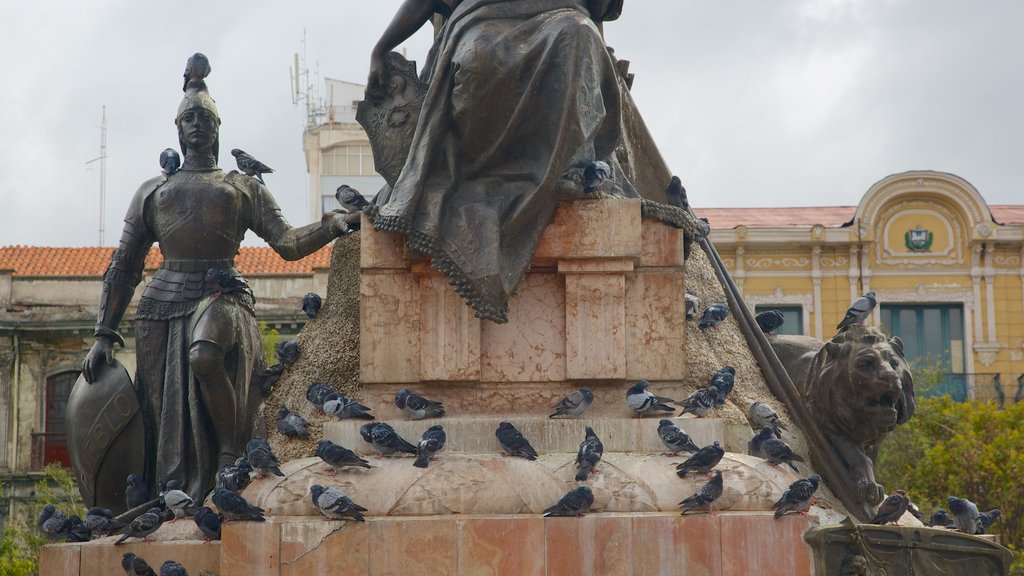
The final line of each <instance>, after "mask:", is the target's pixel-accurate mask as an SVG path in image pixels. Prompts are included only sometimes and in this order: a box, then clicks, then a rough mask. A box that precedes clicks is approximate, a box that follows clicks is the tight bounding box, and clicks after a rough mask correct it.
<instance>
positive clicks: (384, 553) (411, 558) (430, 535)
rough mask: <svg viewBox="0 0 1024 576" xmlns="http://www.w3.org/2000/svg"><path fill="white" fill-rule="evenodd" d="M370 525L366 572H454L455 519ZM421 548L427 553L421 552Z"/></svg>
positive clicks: (407, 575) (412, 575)
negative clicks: (368, 566) (368, 559)
mask: <svg viewBox="0 0 1024 576" xmlns="http://www.w3.org/2000/svg"><path fill="white" fill-rule="evenodd" d="M369 529H370V571H369V573H370V574H373V575H377V574H380V575H381V576H383V575H385V574H386V575H388V576H425V575H427V574H456V573H457V572H456V571H457V570H458V557H457V554H456V551H457V539H458V535H457V533H456V526H455V522H452V521H450V520H439V519H433V518H423V519H411V518H410V519H403V521H401V522H373V521H371V522H370V523H369ZM424 550H430V551H431V553H429V554H425V553H424Z"/></svg>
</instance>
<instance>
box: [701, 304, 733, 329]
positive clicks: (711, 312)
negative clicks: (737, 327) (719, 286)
mask: <svg viewBox="0 0 1024 576" xmlns="http://www.w3.org/2000/svg"><path fill="white" fill-rule="evenodd" d="M728 316H729V307H728V306H726V305H725V304H722V303H721V302H712V303H711V304H708V307H707V308H705V309H704V314H702V315H701V317H700V324H698V325H697V328H700V331H701V332H703V331H705V330H707V329H708V328H714V327H715V326H718V325H719V324H721V323H722V322H724V321H725V319H726V318H727V317H728Z"/></svg>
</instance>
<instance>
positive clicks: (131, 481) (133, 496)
mask: <svg viewBox="0 0 1024 576" xmlns="http://www.w3.org/2000/svg"><path fill="white" fill-rule="evenodd" d="M146 502H149V489H148V488H146V479H145V478H143V477H142V475H140V474H129V475H128V486H127V487H125V490H124V503H125V504H126V505H127V506H128V509H129V510H131V509H132V508H138V507H139V506H142V505H143V504H145V503H146Z"/></svg>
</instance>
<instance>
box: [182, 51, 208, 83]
mask: <svg viewBox="0 0 1024 576" xmlns="http://www.w3.org/2000/svg"><path fill="white" fill-rule="evenodd" d="M211 70H212V68H211V67H210V59H209V58H207V57H206V55H204V54H202V53H199V52H196V53H195V54H193V55H191V56H189V57H188V61H187V62H185V73H184V74H182V76H184V77H185V82H184V84H183V85H182V87H181V91H182V92H184V91H186V90H188V83H189V80H194V81H195V82H203V79H204V78H206V77H207V76H209V75H210V71H211ZM203 85H205V82H203Z"/></svg>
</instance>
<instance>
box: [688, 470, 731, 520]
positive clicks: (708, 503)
mask: <svg viewBox="0 0 1024 576" xmlns="http://www.w3.org/2000/svg"><path fill="white" fill-rule="evenodd" d="M722 488H723V486H722V471H721V470H715V473H714V475H713V476H712V477H711V480H708V483H707V484H705V485H704V486H701V489H700V490H698V491H697V493H696V494H694V495H692V496H687V497H686V498H684V499H683V501H682V502H680V503H679V506H680V507H682V509H683V511H682V512H681V514H686V513H687V512H689V511H690V510H693V509H694V508H698V507H700V506H703V507H704V508H705V512H707V513H708V514H712V515H713V514H714V512H712V507H713V506H714V504H715V500H718V498H719V497H720V496H721V495H722Z"/></svg>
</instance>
